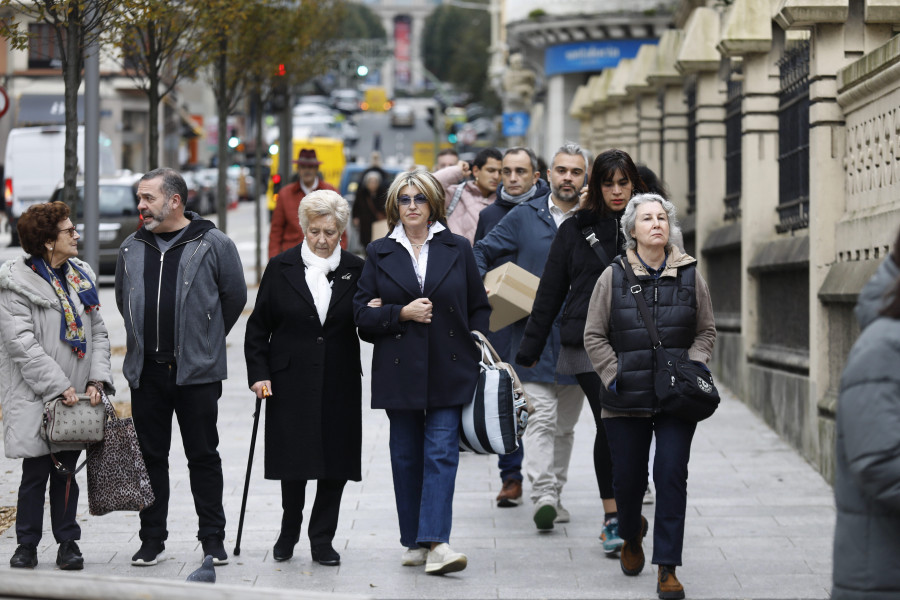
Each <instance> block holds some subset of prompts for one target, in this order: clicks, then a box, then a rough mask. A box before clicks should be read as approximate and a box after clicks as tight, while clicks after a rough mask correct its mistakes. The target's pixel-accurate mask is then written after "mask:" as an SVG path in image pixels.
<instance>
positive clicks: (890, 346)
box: [831, 236, 900, 600]
mask: <svg viewBox="0 0 900 600" xmlns="http://www.w3.org/2000/svg"><path fill="white" fill-rule="evenodd" d="M898 265H900V236H898V238H897V241H896V242H895V243H894V249H893V251H892V252H891V254H890V255H889V256H888V257H887V258H886V259H885V260H884V262H883V263H882V265H881V266H880V267H879V269H878V272H877V273H876V275H875V276H874V277H873V278H872V280H871V281H870V282H869V283H868V284H867V285H866V287H865V289H864V290H863V292H862V293H861V294H860V296H859V301H858V303H857V306H856V315H857V318H858V319H859V326H860V328H861V329H862V333H861V334H860V336H859V339H857V340H856V343H855V344H854V345H853V348H852V349H851V350H850V355H849V356H848V357H847V364H846V366H845V367H844V373H843V375H842V376H841V391H840V396H839V397H838V405H837V444H836V461H835V463H836V464H835V467H836V469H835V477H834V496H835V503H836V505H837V524H836V526H835V530H834V562H833V565H834V566H833V577H834V587H833V588H832V590H831V597H832V598H833V599H834V600H846V599H863V598H867V599H868V598H871V599H876V598H878V599H880V598H898V597H900V571H898V569H897V564H898V561H900V429H898V423H900V374H898V371H897V365H898V364H900V346H898V340H900V293H898V292H900V279H898V277H897V275H898V274H900V273H898Z"/></svg>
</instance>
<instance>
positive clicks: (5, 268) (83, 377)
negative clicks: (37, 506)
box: [0, 256, 115, 458]
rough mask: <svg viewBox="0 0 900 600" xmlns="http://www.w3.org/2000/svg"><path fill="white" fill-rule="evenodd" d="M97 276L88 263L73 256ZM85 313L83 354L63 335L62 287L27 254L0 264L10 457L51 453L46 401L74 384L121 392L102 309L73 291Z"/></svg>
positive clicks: (2, 380)
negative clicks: (44, 423)
mask: <svg viewBox="0 0 900 600" xmlns="http://www.w3.org/2000/svg"><path fill="white" fill-rule="evenodd" d="M72 260H73V262H75V263H76V264H77V265H78V266H79V267H80V268H81V269H82V270H83V271H84V272H85V273H87V275H88V277H90V279H91V281H94V279H95V277H94V273H93V271H92V270H91V268H90V267H89V266H88V264H87V263H85V262H82V261H80V260H78V259H72ZM69 297H70V298H71V300H72V306H73V308H74V310H75V311H76V312H77V313H78V315H79V316H80V317H81V322H82V324H83V325H84V335H85V339H86V341H87V349H86V352H85V355H84V358H78V357H77V356H76V354H75V353H74V352H72V348H71V347H70V346H69V345H68V344H66V343H65V342H63V341H62V340H60V339H59V326H60V321H61V319H62V307H61V305H60V303H59V298H57V296H56V292H55V291H54V290H53V288H52V287H51V286H50V284H49V283H47V282H46V281H45V280H44V279H43V278H42V277H41V276H40V275H38V274H37V273H35V272H34V270H32V269H31V267H29V266H28V265H27V264H26V263H25V257H24V256H23V257H19V258H16V259H13V260H10V261H7V262H5V263H4V264H3V265H2V267H0V403H2V406H3V443H4V449H5V452H6V456H7V457H8V458H31V457H35V456H43V455H45V454H49V453H50V448H49V447H48V446H47V442H45V441H44V440H43V438H41V436H40V428H41V417H42V415H43V411H44V403H45V402H47V401H48V400H52V399H53V398H55V397H57V396H60V395H62V393H63V392H64V391H65V390H66V389H67V388H69V387H70V386H71V387H73V388H75V391H76V392H78V393H83V392H84V390H85V388H86V387H87V382H88V381H99V382H101V383H103V385H104V388H105V389H106V391H107V393H109V394H113V393H115V389H114V388H113V382H112V374H111V372H110V361H109V336H108V335H107V331H106V325H105V324H104V323H103V318H102V317H101V316H100V311H99V310H92V311H91V312H85V310H84V305H83V304H82V303H81V301H80V299H79V297H78V294H74V293H73V294H69ZM83 448H84V444H60V445H57V444H54V445H53V451H54V452H58V451H61V450H81V449H83Z"/></svg>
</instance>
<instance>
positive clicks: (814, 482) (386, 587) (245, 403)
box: [0, 257, 835, 599]
mask: <svg viewBox="0 0 900 600" xmlns="http://www.w3.org/2000/svg"><path fill="white" fill-rule="evenodd" d="M245 264H247V265H248V269H247V273H248V279H249V278H250V277H251V276H252V270H251V268H250V265H251V264H252V263H251V261H250V260H249V257H248V258H245ZM254 291H255V290H251V299H250V303H251V304H250V305H249V306H252V302H253V292H254ZM101 302H102V303H103V312H102V314H103V316H104V318H105V319H106V321H107V324H108V326H109V327H110V330H111V338H112V342H113V346H114V349H115V350H114V367H113V368H114V374H115V378H116V384H117V386H118V387H119V388H120V390H121V391H120V393H119V395H118V399H127V398H128V392H127V389H125V387H126V386H125V382H124V380H123V379H122V375H121V362H122V358H123V356H122V355H123V354H124V331H123V329H122V319H121V317H120V316H119V314H118V311H117V310H116V308H115V302H114V298H113V292H112V288H109V287H107V288H104V289H103V290H102V292H101ZM248 314H249V310H248V311H245V314H244V315H243V316H242V318H241V320H240V321H239V322H238V324H237V326H236V327H235V330H234V331H233V332H232V334H231V336H230V337H229V338H228V344H229V374H230V378H229V380H228V381H227V382H226V384H225V389H224V394H223V398H222V400H221V402H220V415H219V431H220V437H221V445H220V451H221V454H222V459H223V464H224V469H225V510H226V514H227V516H228V526H227V532H228V534H227V539H226V544H225V545H226V549H227V550H228V552H229V554H231V552H232V549H233V548H234V543H235V537H236V534H237V524H238V513H239V511H240V504H241V494H242V489H243V483H244V474H245V469H246V464H247V462H246V461H247V452H248V449H249V440H250V433H251V426H252V413H253V407H254V399H253V396H252V394H251V393H250V392H249V390H247V385H246V370H245V367H244V365H243V332H244V326H245V323H246V319H247V315H248ZM363 352H364V357H363V364H364V365H368V364H369V363H370V362H371V346H369V345H367V344H364V350H363ZM367 373H368V372H367ZM368 387H369V378H368V376H366V377H365V378H364V383H363V388H364V390H366V391H365V396H364V399H363V406H364V409H363V415H364V426H363V430H364V439H363V480H362V482H360V483H354V482H351V483H349V484H348V485H347V488H346V491H345V494H344V500H343V504H342V507H341V520H340V525H339V528H338V531H337V537H336V539H335V548H337V549H338V551H339V552H340V553H341V556H342V564H341V566H340V567H337V568H333V567H323V566H320V565H318V564H316V563H313V562H312V561H311V559H310V556H309V542H308V540H307V539H306V537H305V535H306V528H305V527H304V529H303V534H302V536H303V537H301V541H300V543H299V544H298V545H297V548H296V551H295V555H294V558H293V559H292V560H291V561H289V562H285V563H276V562H274V561H273V559H272V557H271V546H272V544H273V543H274V541H275V539H276V538H277V536H278V529H279V526H280V517H281V508H280V488H279V485H278V483H277V482H273V481H266V480H264V479H263V478H262V459H263V456H262V455H263V440H262V435H261V436H260V439H259V440H258V443H257V452H256V460H255V465H254V469H253V476H252V484H251V493H250V498H249V501H248V508H247V516H246V520H245V526H244V534H243V540H242V544H241V546H242V552H241V555H240V557H231V562H230V563H229V564H228V565H227V566H225V567H221V568H219V569H217V574H218V582H219V583H223V584H234V585H244V586H264V587H272V588H282V589H293V590H303V591H311V592H341V593H351V594H360V595H365V596H371V597H375V598H516V599H518V598H609V599H618V598H655V597H656V594H655V590H656V586H655V569H652V568H650V565H648V567H647V568H645V570H644V572H643V573H642V574H641V575H640V576H638V577H625V576H624V575H622V573H621V571H620V569H619V565H618V561H616V560H610V559H607V558H606V557H605V556H604V554H603V551H602V549H601V546H600V541H599V540H598V535H599V534H600V528H601V521H602V517H603V512H602V509H601V506H600V498H599V495H598V493H597V488H596V482H595V479H594V472H593V467H592V445H593V433H594V422H593V418H592V416H591V413H590V411H589V410H588V409H587V407H586V408H585V410H584V412H583V414H582V416H581V420H580V421H579V424H578V426H577V429H576V437H575V451H574V453H573V457H572V464H571V468H570V471H569V483H568V484H567V486H566V488H565V490H564V492H563V503H564V505H565V506H566V508H568V509H569V511H570V512H571V513H572V521H571V522H570V523H567V524H565V525H557V527H556V528H555V529H554V530H553V531H551V532H549V533H544V534H540V533H538V532H537V531H536V529H535V527H534V524H533V522H532V521H531V509H530V507H529V506H527V505H523V506H519V507H516V508H497V507H496V505H495V503H494V497H495V496H496V494H497V492H498V491H499V487H500V481H499V478H498V476H497V469H496V457H486V456H475V455H471V454H465V455H463V456H462V457H461V460H460V469H459V475H458V477H457V487H456V495H455V498H454V517H455V518H454V527H453V536H452V540H451V541H452V546H453V547H454V549H457V550H459V551H462V552H465V553H466V554H467V555H468V557H469V568H468V569H466V570H465V571H463V572H461V573H457V574H453V575H448V576H445V577H430V576H426V575H425V574H424V569H423V568H410V567H401V566H400V555H401V553H402V551H403V548H401V546H400V542H399V530H398V526H397V516H396V511H395V505H394V496H393V488H392V484H391V472H390V462H389V456H388V423H387V418H386V417H385V415H384V412H383V411H373V410H370V409H369V408H368V406H369V397H368ZM260 431H261V432H262V425H261V427H260ZM175 432H176V435H175V436H173V438H174V439H173V451H172V456H171V461H170V464H171V477H172V501H171V505H170V511H169V519H170V520H169V529H170V534H169V540H168V541H167V542H166V551H167V559H166V560H164V561H162V563H161V564H160V565H158V566H156V567H147V568H138V567H132V566H131V564H130V558H131V555H132V554H133V553H134V552H135V551H136V550H137V549H138V547H139V546H140V541H139V540H138V537H137V530H138V518H137V514H136V513H116V514H111V515H106V516H103V517H92V516H90V515H89V514H88V510H87V493H86V487H87V485H86V483H85V480H84V475H83V474H81V475H79V477H78V479H79V481H80V482H81V483H82V488H81V489H82V494H81V499H80V501H79V521H80V523H81V526H82V540H81V542H79V543H80V546H81V549H82V551H83V553H84V556H85V559H86V567H85V570H84V571H83V572H82V573H81V574H80V575H81V576H84V577H90V576H91V575H98V574H99V575H116V576H125V577H147V578H154V579H168V580H183V579H184V578H185V577H186V576H187V574H188V573H190V572H191V571H193V570H194V569H195V568H197V567H198V566H199V562H200V559H201V551H200V547H199V542H198V541H197V540H196V527H197V520H196V515H195V513H194V509H193V504H192V501H191V496H190V489H189V482H188V477H187V467H186V461H185V458H184V454H183V451H182V450H181V441H180V438H179V437H178V435H177V427H176V428H175ZM20 465H21V461H18V460H9V459H6V458H2V457H0V473H2V476H0V506H9V505H15V502H16V490H17V487H18V483H19V479H20V476H21V467H20ZM311 487H312V486H311ZM312 493H313V490H312V489H310V490H309V493H308V497H310V498H311V497H312ZM688 494H689V495H688V516H687V527H686V539H685V550H684V566H683V567H681V568H679V570H678V576H679V578H680V579H681V581H682V582H683V583H684V585H685V588H686V590H687V593H688V597H689V598H742V599H743V598H828V597H829V590H830V587H831V548H832V536H833V529H834V517H835V511H834V501H833V494H832V490H831V488H830V487H829V486H828V485H827V484H826V483H825V482H824V481H823V479H822V478H821V477H820V476H819V475H818V473H817V472H816V471H814V470H813V469H812V468H811V467H810V466H809V465H808V464H807V463H806V462H805V461H804V460H803V459H802V458H801V457H800V456H799V455H798V454H797V453H796V452H794V451H793V450H792V449H791V448H790V447H788V446H787V444H785V443H784V442H783V441H781V440H780V439H779V438H778V436H777V435H775V434H774V433H773V432H772V431H771V430H770V429H769V428H768V427H767V426H766V425H764V424H763V423H762V422H761V421H760V420H759V419H758V418H757V417H755V416H754V415H753V414H751V412H750V411H749V410H748V409H747V408H746V407H745V406H744V405H743V404H742V403H741V402H739V401H737V400H736V399H734V398H733V397H732V396H731V395H730V394H727V393H726V394H725V395H724V398H723V402H722V406H721V407H720V409H719V411H718V412H717V413H716V415H715V416H714V417H713V418H712V419H710V420H709V421H706V422H704V423H701V424H700V426H699V427H698V430H697V434H696V436H695V439H694V444H693V453H692V457H691V463H690V481H689V483H688ZM527 495H528V490H527V485H526V491H525V496H526V498H527ZM311 503H312V502H311V500H310V501H309V502H308V505H311ZM645 508H646V513H645V514H646V516H647V517H648V519H649V520H650V524H651V527H652V525H653V508H654V507H653V506H649V507H645ZM45 514H46V509H45ZM308 514H309V506H307V510H306V516H307V517H308ZM49 525H50V523H49V517H46V518H45V534H44V540H43V541H42V543H41V545H40V547H39V560H40V564H39V566H38V567H37V569H36V571H37V572H38V573H41V572H44V573H50V572H52V571H53V570H54V568H55V562H54V561H55V557H56V548H57V546H56V544H55V543H54V541H53V537H52V534H51V533H50V531H49ZM15 547H16V540H15V531H14V528H12V529H10V530H8V531H6V532H5V533H3V534H2V535H0V577H3V575H2V572H3V571H5V570H7V569H9V567H8V562H7V561H8V559H9V557H10V556H11V555H12V553H13V551H14V549H15ZM645 550H646V551H647V555H648V557H649V555H650V554H651V552H652V534H651V535H649V536H648V537H647V541H646V543H645ZM248 597H251V596H250V593H249V592H248Z"/></svg>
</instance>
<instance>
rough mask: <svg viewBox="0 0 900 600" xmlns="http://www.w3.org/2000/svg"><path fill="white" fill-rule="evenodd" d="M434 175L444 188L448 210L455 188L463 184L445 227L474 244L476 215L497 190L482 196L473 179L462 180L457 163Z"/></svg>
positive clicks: (494, 195) (492, 200) (490, 203)
mask: <svg viewBox="0 0 900 600" xmlns="http://www.w3.org/2000/svg"><path fill="white" fill-rule="evenodd" d="M434 177H435V179H437V180H438V181H439V182H440V184H441V186H442V187H443V188H444V204H445V206H446V207H447V209H448V210H449V209H450V204H451V203H452V202H453V196H454V194H456V191H457V189H459V186H463V191H462V194H461V195H460V197H459V202H458V203H457V205H456V208H454V209H453V213H452V214H450V216H448V217H447V227H448V228H449V229H450V231H452V232H453V233H455V234H456V235H461V236H463V237H464V238H466V239H467V240H469V244H474V243H475V228H476V227H477V226H478V215H479V214H480V213H481V211H482V210H484V209H485V208H487V207H488V206H490V205H492V204H493V203H494V201H495V200H496V198H497V192H494V193H492V194H491V195H489V196H484V195H483V194H482V193H481V189H480V188H479V187H478V185H477V184H476V183H475V182H474V181H472V180H465V181H463V174H462V168H461V167H460V166H459V165H453V166H450V167H444V168H443V169H441V170H440V171H437V172H436V173H434Z"/></svg>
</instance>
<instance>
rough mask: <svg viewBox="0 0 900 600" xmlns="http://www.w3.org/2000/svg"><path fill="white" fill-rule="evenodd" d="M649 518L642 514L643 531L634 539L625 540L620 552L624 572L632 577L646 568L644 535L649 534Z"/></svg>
mask: <svg viewBox="0 0 900 600" xmlns="http://www.w3.org/2000/svg"><path fill="white" fill-rule="evenodd" d="M647 528H648V524H647V519H645V518H644V516H643V515H641V533H640V535H639V536H638V537H637V538H635V539H633V540H625V543H624V544H622V550H621V551H620V552H619V566H620V567H622V572H623V573H625V574H626V575H631V576H632V577H633V576H635V575H637V574H639V573H640V572H641V571H643V570H644V547H643V542H644V536H645V535H647Z"/></svg>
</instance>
